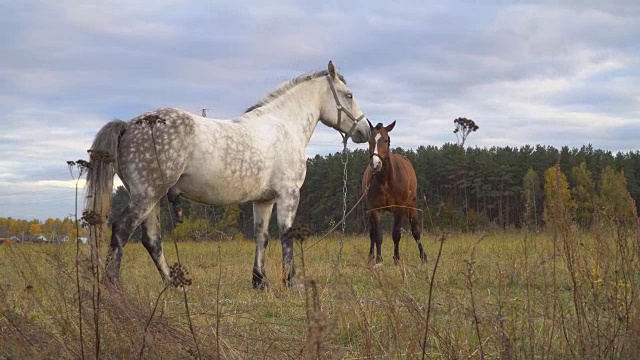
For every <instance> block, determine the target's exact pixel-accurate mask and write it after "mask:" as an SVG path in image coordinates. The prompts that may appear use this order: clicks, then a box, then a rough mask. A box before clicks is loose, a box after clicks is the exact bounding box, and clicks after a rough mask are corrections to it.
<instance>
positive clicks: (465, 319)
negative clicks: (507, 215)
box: [0, 227, 640, 359]
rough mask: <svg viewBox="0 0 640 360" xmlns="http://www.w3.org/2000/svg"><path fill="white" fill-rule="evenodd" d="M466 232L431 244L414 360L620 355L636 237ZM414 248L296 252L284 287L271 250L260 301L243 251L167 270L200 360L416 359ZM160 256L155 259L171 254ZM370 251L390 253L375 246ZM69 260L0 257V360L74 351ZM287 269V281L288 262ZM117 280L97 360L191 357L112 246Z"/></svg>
mask: <svg viewBox="0 0 640 360" xmlns="http://www.w3.org/2000/svg"><path fill="white" fill-rule="evenodd" d="M480 237H481V235H480V234H466V235H464V234H454V235H451V236H450V237H449V238H448V239H447V240H446V242H445V244H444V249H443V253H442V257H441V260H440V265H439V268H438V271H437V273H436V278H435V283H434V286H433V299H432V306H431V319H429V322H428V323H429V331H428V338H427V341H426V347H425V354H424V357H425V358H446V359H463V358H480V357H481V355H484V357H485V358H501V359H531V358H623V359H624V358H632V357H634V356H635V351H636V349H637V348H638V347H639V346H640V306H639V303H638V290H640V280H639V276H640V275H639V274H640V271H639V259H638V258H639V253H640V251H639V249H640V247H639V245H638V238H639V237H638V232H637V231H636V232H632V233H631V235H630V236H629V237H627V238H625V239H620V238H618V235H615V234H613V232H610V231H606V230H605V228H604V227H596V228H595V229H594V231H593V232H592V233H589V234H586V233H581V232H579V231H577V230H574V229H569V230H568V231H567V232H566V233H564V232H563V233H562V234H559V235H553V234H549V235H531V234H527V233H524V232H515V231H514V232H508V233H500V234H486V235H484V238H483V239H482V241H480V242H478V240H479V239H480ZM425 238H428V240H427V241H425V245H426V251H427V254H428V255H429V256H430V260H429V264H428V265H426V266H425V265H422V264H421V263H420V259H419V256H418V251H417V248H416V246H415V244H413V242H412V241H411V240H410V239H409V238H407V237H406V236H405V237H404V240H403V241H402V242H401V255H402V256H403V261H401V263H400V264H399V265H398V266H394V265H393V262H391V261H386V262H385V263H384V264H383V266H382V267H381V268H380V269H373V268H371V267H370V266H368V265H367V253H368V247H369V244H368V239H367V238H366V237H365V236H359V237H351V238H347V239H346V240H345V243H344V250H343V254H342V261H341V263H340V264H339V265H338V266H337V267H336V264H335V261H336V257H337V254H338V251H339V247H340V244H339V239H338V238H330V239H326V240H323V241H322V242H321V243H320V244H318V245H317V246H315V247H313V248H311V249H309V250H307V251H305V252H304V257H305V259H304V261H305V269H304V273H305V274H306V277H307V279H301V280H303V283H305V284H306V287H305V288H304V289H302V288H297V289H293V290H292V289H286V288H284V286H283V285H282V282H281V281H280V273H281V266H282V265H281V264H282V253H281V249H280V246H279V243H278V242H277V241H273V242H272V243H271V245H270V246H269V248H268V250H267V259H266V266H267V277H268V278H269V279H270V280H271V285H270V288H269V289H268V290H265V291H256V290H254V289H252V288H251V268H252V260H253V252H254V248H255V246H254V244H253V243H252V242H249V241H230V242H221V243H180V258H181V262H182V264H183V265H185V266H186V267H187V268H188V269H189V272H190V276H191V278H192V279H193V284H192V285H191V286H190V287H188V299H189V301H190V309H191V319H192V321H193V323H194V328H195V331H196V335H197V336H196V338H197V339H198V341H199V344H198V345H199V348H200V352H201V354H202V356H203V358H224V359H245V358H277V359H283V358H284V359H286V358H293V359H298V358H318V357H320V358H327V359H333V358H347V359H362V358H421V357H423V349H422V345H423V344H422V341H423V335H424V333H425V329H424V326H425V323H426V319H425V316H426V315H425V314H426V309H427V304H428V291H429V286H430V281H431V279H430V277H431V274H432V273H433V264H434V260H435V255H436V253H437V251H438V246H439V243H438V242H437V241H435V239H436V235H433V234H432V235H428V236H425ZM313 241H314V239H313V238H312V239H310V240H309V242H308V243H311V242H313ZM305 244H307V242H305ZM168 245H169V244H166V245H165V251H166V253H167V257H168V259H175V253H174V250H173V247H172V246H168ZM81 250H82V251H81V269H80V271H81V274H82V275H83V278H82V279H81V283H82V286H81V288H82V291H81V294H80V295H81V296H82V298H83V299H84V301H83V306H84V307H86V310H85V311H83V314H85V318H84V320H83V327H84V331H85V334H84V342H85V354H87V356H88V357H94V356H93V354H94V352H95V351H93V350H92V349H93V347H94V343H93V341H95V339H94V336H93V335H92V334H93V333H94V319H93V315H92V307H91V306H92V305H91V298H92V294H91V293H90V292H91V289H92V277H91V265H90V263H89V260H88V259H89V252H90V250H89V248H88V247H86V248H83V249H81ZM103 250H106V249H103ZM103 252H104V251H103ZM299 252H300V243H299V242H296V253H299ZM383 252H384V253H385V254H387V258H390V256H391V255H390V254H392V242H391V241H389V236H387V237H386V241H385V243H384V250H383ZM102 258H103V259H104V254H103V257H102ZM85 259H86V260H85ZM74 262H75V245H71V244H70V245H59V246H56V245H28V244H9V245H2V246H0V273H1V274H3V276H2V278H1V279H0V359H5V358H7V359H8V358H36V359H37V358H51V357H56V358H79V357H80V356H81V355H80V354H81V351H80V341H79V330H78V329H79V326H78V304H77V299H78V294H77V290H76V283H75V273H74V271H75V270H74ZM295 262H296V265H297V266H298V277H299V278H302V276H303V275H302V274H303V271H302V269H301V263H302V262H301V257H300V256H296V258H295ZM122 284H123V288H122V290H121V291H115V290H114V289H109V288H103V292H102V294H103V295H102V302H101V307H100V322H99V324H100V329H99V331H100V334H101V336H100V344H101V345H100V346H101V351H100V356H101V357H102V358H119V359H120V358H137V357H139V354H140V353H142V358H149V359H184V358H191V357H196V356H197V354H196V352H195V349H196V348H195V344H194V342H193V337H192V336H191V333H190V331H189V326H188V323H187V321H186V319H185V311H184V304H183V294H182V291H181V290H176V289H173V288H170V289H168V290H167V291H166V292H165V293H164V294H162V296H161V297H160V298H158V295H159V294H160V292H161V291H162V290H163V289H164V284H163V283H162V282H161V279H160V276H159V275H158V273H157V271H156V269H155V267H154V265H153V263H152V261H151V259H150V257H149V256H148V254H147V253H146V251H145V250H144V248H143V247H142V246H140V245H139V244H130V245H128V246H127V248H126V249H125V257H124V259H123V269H122ZM472 294H473V296H472ZM158 299H159V300H158ZM156 302H157V305H158V309H157V310H156V311H155V313H154V316H153V318H151V321H149V319H150V316H151V314H152V313H153V309H154V306H155V305H156ZM147 323H148V326H147ZM145 328H146V331H145ZM143 338H144V343H145V346H144V348H143V346H142V344H143Z"/></svg>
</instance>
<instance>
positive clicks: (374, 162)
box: [369, 154, 382, 172]
mask: <svg viewBox="0 0 640 360" xmlns="http://www.w3.org/2000/svg"><path fill="white" fill-rule="evenodd" d="M369 166H371V170H373V171H375V172H378V171H380V170H382V158H380V155H378V154H373V155H371V161H369Z"/></svg>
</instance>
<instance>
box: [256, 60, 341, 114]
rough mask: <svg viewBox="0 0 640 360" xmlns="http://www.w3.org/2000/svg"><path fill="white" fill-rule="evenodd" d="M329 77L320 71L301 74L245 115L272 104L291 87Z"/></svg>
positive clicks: (325, 72)
mask: <svg viewBox="0 0 640 360" xmlns="http://www.w3.org/2000/svg"><path fill="white" fill-rule="evenodd" d="M327 75H329V71H328V70H320V71H316V72H314V73H310V74H303V75H300V76H298V77H295V78H293V79H291V80H289V81H287V82H285V83H284V84H282V85H280V86H278V88H276V89H275V90H273V91H272V92H270V93H269V94H267V95H266V96H265V97H263V98H262V99H260V101H258V102H257V103H256V104H254V105H252V106H250V107H249V108H247V110H245V111H244V112H245V114H246V113H248V112H251V111H253V110H255V109H258V108H260V107H262V106H264V105H266V104H268V103H270V102H272V101H273V100H275V99H277V98H278V97H280V95H282V94H284V93H286V92H287V91H288V90H289V89H291V88H292V87H294V86H296V85H298V84H300V83H303V82H305V81H309V80H312V79H316V78H319V77H321V76H327ZM336 75H337V76H338V78H339V79H340V81H342V82H343V83H345V84H346V83H347V82H346V81H345V79H344V77H343V76H342V75H340V74H336Z"/></svg>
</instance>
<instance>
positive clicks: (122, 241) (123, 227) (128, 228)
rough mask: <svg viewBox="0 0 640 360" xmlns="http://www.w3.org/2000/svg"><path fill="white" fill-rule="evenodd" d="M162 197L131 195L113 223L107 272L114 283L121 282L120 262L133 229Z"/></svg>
mask: <svg viewBox="0 0 640 360" xmlns="http://www.w3.org/2000/svg"><path fill="white" fill-rule="evenodd" d="M158 200H160V198H159V197H158V198H157V199H156V198H147V199H142V198H141V197H140V195H134V194H132V196H131V201H130V202H129V205H127V207H125V208H124V210H123V211H122V214H120V217H118V219H117V220H116V221H115V222H114V223H113V226H112V232H111V244H110V247H109V254H108V255H107V264H106V274H107V279H108V280H109V281H110V282H111V283H113V284H114V285H116V286H117V285H119V283H120V263H121V262H122V253H123V251H124V246H125V245H126V244H127V242H128V241H129V238H130V237H131V234H133V231H134V230H135V229H136V228H137V227H138V226H140V224H142V221H143V220H144V219H146V218H147V216H148V215H149V213H150V212H151V210H152V209H153V208H154V206H156V204H157V203H158Z"/></svg>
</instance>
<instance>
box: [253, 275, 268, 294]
mask: <svg viewBox="0 0 640 360" xmlns="http://www.w3.org/2000/svg"><path fill="white" fill-rule="evenodd" d="M251 284H252V285H253V288H254V289H256V290H264V289H265V288H266V287H267V285H268V283H267V279H265V278H264V276H263V275H260V274H258V273H255V272H254V273H253V278H252V279H251Z"/></svg>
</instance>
